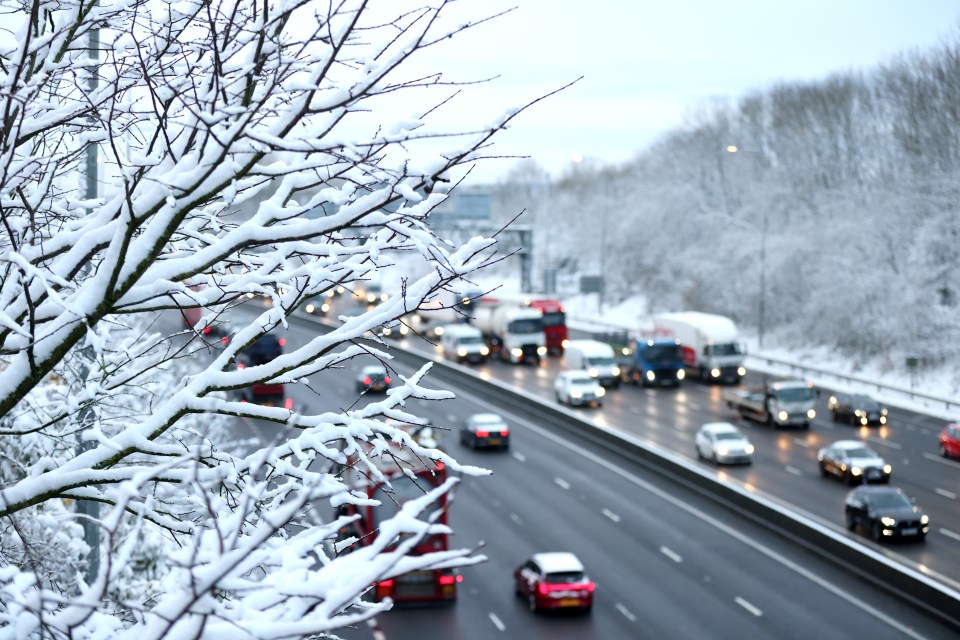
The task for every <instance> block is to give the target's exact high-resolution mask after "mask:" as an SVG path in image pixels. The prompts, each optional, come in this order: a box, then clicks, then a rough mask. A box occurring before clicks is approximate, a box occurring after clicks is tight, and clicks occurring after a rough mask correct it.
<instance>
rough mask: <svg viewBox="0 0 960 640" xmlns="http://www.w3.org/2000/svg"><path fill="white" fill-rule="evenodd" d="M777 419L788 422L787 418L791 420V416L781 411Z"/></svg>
mask: <svg viewBox="0 0 960 640" xmlns="http://www.w3.org/2000/svg"><path fill="white" fill-rule="evenodd" d="M777 417H778V418H779V419H780V420H781V421H783V420H786V419H787V418H789V417H790V414H789V413H787V412H786V411H783V410H782V409H781V410H780V412H779V413H777Z"/></svg>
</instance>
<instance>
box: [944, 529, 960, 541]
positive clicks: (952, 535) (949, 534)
mask: <svg viewBox="0 0 960 640" xmlns="http://www.w3.org/2000/svg"><path fill="white" fill-rule="evenodd" d="M940 533H942V534H943V535H945V536H947V537H948V538H953V539H954V540H957V541H960V533H955V532H953V531H950V529H940Z"/></svg>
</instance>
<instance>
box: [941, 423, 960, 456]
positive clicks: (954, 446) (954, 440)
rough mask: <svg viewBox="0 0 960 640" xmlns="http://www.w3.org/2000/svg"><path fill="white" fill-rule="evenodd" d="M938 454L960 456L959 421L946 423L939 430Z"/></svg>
mask: <svg viewBox="0 0 960 640" xmlns="http://www.w3.org/2000/svg"><path fill="white" fill-rule="evenodd" d="M940 455H941V456H943V457H944V458H960V423H955V424H948V425H947V426H945V427H944V428H943V431H941V432H940Z"/></svg>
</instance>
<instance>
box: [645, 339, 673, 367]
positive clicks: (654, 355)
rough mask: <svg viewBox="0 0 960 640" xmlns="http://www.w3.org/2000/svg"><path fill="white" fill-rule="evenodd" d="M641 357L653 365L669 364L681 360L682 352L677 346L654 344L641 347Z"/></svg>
mask: <svg viewBox="0 0 960 640" xmlns="http://www.w3.org/2000/svg"><path fill="white" fill-rule="evenodd" d="M641 355H642V357H643V359H644V360H646V361H647V362H650V363H653V364H671V363H675V362H678V361H682V360H683V351H682V350H681V348H680V345H678V344H655V345H653V346H649V345H648V346H645V347H643V351H641Z"/></svg>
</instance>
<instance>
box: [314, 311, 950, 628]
mask: <svg viewBox="0 0 960 640" xmlns="http://www.w3.org/2000/svg"><path fill="white" fill-rule="evenodd" d="M309 320H312V321H313V322H315V323H316V322H319V319H315V318H309ZM380 348H382V345H381V346H380ZM390 353H391V354H392V355H393V356H394V358H395V359H396V361H397V362H398V363H401V364H403V365H406V366H409V367H412V368H414V369H419V368H420V367H422V366H423V365H424V364H425V363H427V362H434V363H435V364H434V367H433V370H432V371H431V374H430V378H431V380H433V381H439V382H442V383H448V384H450V385H451V386H453V387H455V388H458V389H461V390H463V391H465V392H467V393H471V394H473V395H476V396H478V397H480V398H489V399H490V401H491V405H493V406H497V407H499V408H501V409H502V410H504V411H507V412H509V413H512V414H514V415H517V416H518V417H521V418H523V419H525V420H529V421H531V422H535V423H539V424H544V423H547V424H550V425H551V427H553V428H555V429H557V430H560V431H563V432H564V433H567V434H570V435H574V436H576V437H577V438H583V439H586V440H588V441H591V442H593V443H595V444H597V445H600V446H602V447H604V448H605V449H607V450H608V451H609V453H610V454H611V455H615V456H618V457H625V458H627V459H629V460H631V461H634V462H638V463H640V464H642V465H643V466H644V467H646V468H647V469H650V470H651V471H654V472H656V473H658V474H660V475H662V476H665V477H667V478H669V479H671V480H674V481H679V482H681V483H682V484H684V485H685V486H688V487H692V488H694V489H696V490H697V491H698V492H700V493H701V494H703V495H706V496H708V497H710V498H711V499H713V500H715V501H717V502H719V503H721V504H724V505H725V506H728V507H730V508H733V509H735V510H736V511H737V512H739V513H741V514H743V515H745V516H747V517H749V518H751V519H752V520H754V521H755V522H757V523H759V524H761V525H763V526H765V527H767V528H769V529H772V530H774V531H777V532H778V533H781V534H784V535H786V536H787V537H788V538H790V539H791V540H794V541H796V542H797V543H799V544H802V545H803V546H804V547H806V548H807V549H809V550H811V551H813V552H815V553H817V554H819V555H821V556H823V557H826V558H828V559H829V560H831V561H833V562H837V563H839V564H841V565H842V566H844V567H846V568H848V569H849V570H850V571H851V572H852V573H855V574H857V575H859V576H861V577H862V578H864V579H866V580H868V581H869V582H871V583H873V584H874V585H876V586H877V587H878V588H880V589H883V590H885V591H888V592H890V593H892V594H893V595H895V596H896V597H898V598H900V599H901V600H903V601H905V602H908V603H909V604H910V605H912V606H913V607H915V608H916V609H918V610H920V611H923V612H924V613H926V614H929V615H931V616H933V617H935V618H937V619H938V620H940V621H941V622H943V623H944V624H945V625H947V626H950V627H952V628H953V629H954V630H956V631H957V632H958V633H960V592H958V591H957V590H955V589H952V588H950V587H949V586H947V585H945V584H943V583H941V582H938V581H936V580H934V579H933V578H930V577H928V576H926V575H923V574H922V573H920V572H919V571H917V570H914V569H912V568H911V567H908V566H906V565H903V564H901V563H898V562H895V561H894V560H891V559H890V558H887V557H886V556H884V555H883V554H881V553H877V552H876V551H873V550H872V549H870V548H869V547H866V546H864V545H863V544H861V543H860V542H858V541H856V540H853V539H851V538H848V537H847V536H846V535H845V534H844V533H842V532H840V531H835V530H833V529H831V528H830V527H828V526H824V525H822V524H820V523H819V522H817V521H815V520H814V519H812V518H808V517H805V516H804V515H802V514H801V513H799V512H797V511H795V510H794V509H791V508H790V507H788V506H786V505H784V504H780V503H778V502H776V501H775V500H773V499H772V498H769V497H765V496H762V495H759V494H757V493H755V492H748V491H747V490H746V489H744V488H742V487H740V486H738V485H736V484H733V483H729V482H721V481H720V480H718V479H717V478H716V477H715V476H714V475H713V474H711V473H709V472H708V471H707V470H705V469H703V468H701V467H699V466H698V465H696V464H695V463H693V462H691V461H689V460H687V459H685V458H683V457H681V456H679V455H676V454H673V453H671V452H669V451H665V450H663V449H660V448H659V447H656V446H655V445H653V444H651V443H648V442H644V441H642V440H640V439H639V438H636V437H633V436H631V435H629V434H626V433H623V432H618V431H616V430H614V429H610V428H607V427H603V426H600V425H597V424H595V423H593V422H591V421H589V420H584V419H583V418H582V417H580V416H579V415H577V413H576V412H573V411H570V410H569V409H566V408H564V407H559V406H556V405H554V404H552V403H549V402H546V401H544V400H543V399H542V398H540V397H538V396H535V395H533V394H531V393H528V392H526V391H523V390H521V389H516V388H514V387H511V386H510V385H508V384H505V383H503V382H500V381H499V380H494V379H490V378H489V377H485V376H482V375H480V374H479V373H477V372H476V371H473V370H472V369H470V368H469V367H466V366H463V365H459V364H455V363H452V362H448V361H446V360H443V359H442V358H440V356H439V355H438V354H431V353H427V352H423V351H420V350H416V349H404V348H402V347H400V346H399V345H396V344H392V345H391V349H390Z"/></svg>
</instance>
